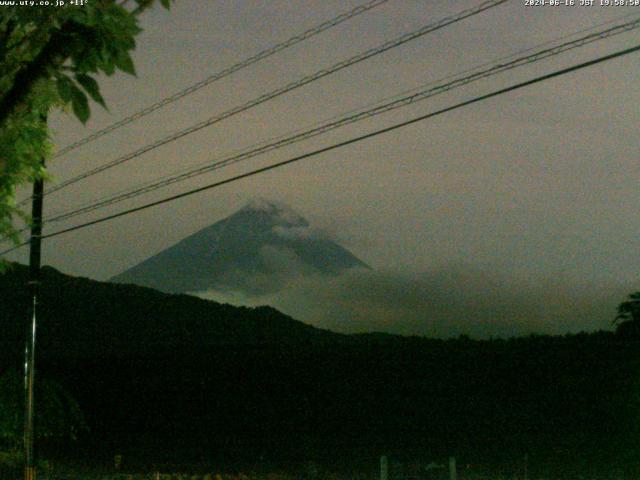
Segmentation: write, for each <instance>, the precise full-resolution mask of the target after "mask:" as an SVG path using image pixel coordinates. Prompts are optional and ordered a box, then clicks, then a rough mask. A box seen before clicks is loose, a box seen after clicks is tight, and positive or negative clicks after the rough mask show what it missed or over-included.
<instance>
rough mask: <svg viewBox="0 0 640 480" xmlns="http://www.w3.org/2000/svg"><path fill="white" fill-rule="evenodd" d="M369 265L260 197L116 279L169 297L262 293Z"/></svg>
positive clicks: (289, 209) (296, 216)
mask: <svg viewBox="0 0 640 480" xmlns="http://www.w3.org/2000/svg"><path fill="white" fill-rule="evenodd" d="M351 268H364V269H369V267H368V266H367V265H366V264H365V263H364V262H363V261H362V260H360V259H358V258H357V257H356V256H355V255H353V254H352V253H351V252H349V251H348V250H347V249H345V248H343V247H342V246H340V245H338V244H337V243H335V242H334V241H332V240H330V239H328V238H325V237H323V236H322V235H321V234H318V233H317V232H315V231H314V230H313V229H312V228H311V226H310V224H309V222H308V221H307V220H305V219H304V218H303V217H301V216H300V215H299V214H297V213H296V212H295V211H293V210H292V209H291V208H289V207H287V206H285V205H282V204H278V203H274V202H271V201H267V200H263V199H258V200H254V201H252V202H250V203H249V204H247V205H245V206H244V207H243V208H241V209H240V210H239V211H237V212H235V213H234V214H232V215H230V216H229V217H227V218H224V219H223V220H220V221H219V222H216V223H214V224H213V225H210V226H208V227H206V228H204V229H202V230H200V231H198V232H196V233H194V234H193V235H191V236H189V237H187V238H185V239H183V240H181V241H180V242H178V243H176V244H175V245H173V246H171V247H169V248H167V249H166V250H163V251H162V252H160V253H158V254H157V255H154V256H152V257H150V258H148V259H147V260H145V261H143V262H141V263H139V264H138V265H135V266H134V267H131V268H129V269H128V270H126V271H124V272H122V273H120V274H119V275H116V276H115V277H113V278H111V279H110V281H111V282H115V283H131V284H136V285H141V286H146V287H151V288H154V289H156V290H160V291H163V292H169V293H186V292H198V291H207V290H218V291H238V292H243V293H246V294H263V293H270V292H274V291H277V290H278V289H279V288H280V286H282V284H283V283H284V281H285V280H286V279H287V278H291V277H295V276H300V275H303V276H304V275H310V274H316V275H317V274H321V275H328V276H333V275H338V274H340V273H342V272H344V271H346V270H349V269H351Z"/></svg>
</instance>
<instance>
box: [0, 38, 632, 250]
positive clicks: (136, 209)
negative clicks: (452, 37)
mask: <svg viewBox="0 0 640 480" xmlns="http://www.w3.org/2000/svg"><path fill="white" fill-rule="evenodd" d="M639 50H640V45H636V46H635V47H631V48H627V49H625V50H620V51H618V52H615V53H611V54H609V55H605V56H602V57H598V58H596V59H593V60H589V61H587V62H583V63H579V64H577V65H573V66H571V67H567V68H563V69H561V70H556V71H554V72H551V73H548V74H545V75H541V76H538V77H535V78H533V79H531V80H527V81H524V82H520V83H516V84H514V85H511V86H509V87H505V88H501V89H499V90H495V91H493V92H491V93H487V94H485V95H480V96H477V97H474V98H472V99H470V100H466V101H464V102H460V103H457V104H455V105H452V106H449V107H446V108H442V109H440V110H437V111H435V112H431V113H427V114H425V115H421V116H418V117H415V118H412V119H410V120H405V121H404V122H400V123H396V124H394V125H391V126H389V127H385V128H382V129H379V130H375V131H373V132H369V133H367V134H364V135H360V136H357V137H353V138H351V139H349V140H345V141H343V142H340V143H335V144H333V145H330V146H328V147H323V148H320V149H317V150H313V151H311V152H308V153H305V154H302V155H298V156H296V157H293V158H290V159H288V160H283V161H281V162H277V163H274V164H271V165H268V166H266V167H261V168H258V169H255V170H251V171H249V172H246V173H243V174H240V175H236V176H234V177H230V178H227V179H225V180H220V181H218V182H215V183H211V184H209V185H205V186H203V187H199V188H194V189H192V190H188V191H186V192H182V193H179V194H177V195H172V196H170V197H165V198H163V199H161V200H156V201H154V202H150V203H147V204H145V205H141V206H138V207H134V208H130V209H128V210H123V211H121V212H118V213H114V214H111V215H107V216H104V217H101V218H98V219H96V220H92V221H89V222H85V223H82V224H79V225H75V226H73V227H69V228H65V229H62V230H58V231H56V232H53V233H49V234H46V235H43V236H42V238H43V239H44V238H52V237H56V236H59V235H62V234H65V233H69V232H73V231H75V230H80V229H82V228H86V227H89V226H92V225H96V224H98V223H103V222H107V221H110V220H114V219H116V218H119V217H123V216H126V215H130V214H132V213H136V212H139V211H142V210H146V209H148V208H151V207H155V206H158V205H162V204H165V203H169V202H173V201H175V200H178V199H180V198H184V197H187V196H190V195H194V194H196V193H200V192H204V191H206V190H211V189H213V188H217V187H220V186H222V185H226V184H229V183H233V182H236V181H238V180H242V179H244V178H248V177H252V176H255V175H258V174H261V173H264V172H267V171H270V170H274V169H276V168H280V167H283V166H285V165H289V164H291V163H294V162H298V161H300V160H304V159H306V158H310V157H314V156H316V155H320V154H322V153H326V152H329V151H331V150H335V149H338V148H342V147H345V146H347V145H351V144H354V143H357V142H361V141H363V140H366V139H369V138H372V137H376V136H378V135H382V134H384V133H388V132H391V131H393V130H397V129H400V128H403V127H406V126H409V125H412V124H414V123H418V122H421V121H424V120H427V119H429V118H433V117H436V116H438V115H442V114H444V113H447V112H451V111H453V110H457V109H459V108H462V107H465V106H468V105H472V104H474V103H478V102H482V101H484V100H487V99H490V98H493V97H497V96H499V95H503V94H505V93H509V92H512V91H515V90H519V89H521V88H524V87H527V86H530V85H533V84H536V83H540V82H544V81H546V80H550V79H552V78H555V77H559V76H561V75H566V74H568V73H571V72H574V71H577V70H581V69H583V68H587V67H590V66H593V65H596V64H599V63H602V62H606V61H608V60H612V59H614V58H618V57H622V56H624V55H629V54H631V53H634V52H637V51H639ZM27 243H28V242H25V243H23V244H21V245H18V246H16V247H13V248H11V249H9V250H5V251H3V252H0V255H4V254H6V253H9V252H11V251H13V250H16V249H17V248H19V247H21V246H23V245H26V244H27Z"/></svg>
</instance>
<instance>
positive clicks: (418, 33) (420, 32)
mask: <svg viewBox="0 0 640 480" xmlns="http://www.w3.org/2000/svg"><path fill="white" fill-rule="evenodd" d="M508 1H509V0H487V1H485V2H483V3H481V4H479V5H477V6H475V7H472V8H468V9H466V10H462V11H461V12H459V13H457V14H455V15H452V16H449V17H446V18H444V19H442V20H439V21H438V22H435V23H432V24H429V25H425V26H423V27H421V28H419V29H417V30H414V31H412V32H409V33H405V34H404V35H401V36H400V37H398V38H395V39H393V40H389V41H387V42H385V43H383V44H382V45H379V46H377V47H374V48H371V49H369V50H366V51H365V52H362V53H360V54H358V55H355V56H353V57H351V58H349V59H347V60H343V61H341V62H338V63H336V64H334V65H333V66H331V67H328V68H325V69H322V70H319V71H317V72H315V73H313V74H311V75H307V76H305V77H303V78H301V79H299V80H296V81H294V82H291V83H289V84H287V85H285V86H282V87H280V88H277V89H276V90H273V91H271V92H269V93H266V94H263V95H261V96H259V97H257V98H255V99H253V100H250V101H249V102H247V103H245V104H243V105H240V106H238V107H235V108H232V109H231V110H227V111H226V112H224V113H222V114H219V115H216V116H213V117H211V118H209V119H207V120H204V121H202V122H199V123H197V124H195V125H192V126H191V127H188V128H186V129H184V130H181V131H179V132H176V133H173V134H171V135H169V136H167V137H164V138H162V139H160V140H157V141H156V142H154V143H151V144H148V145H146V146H144V147H142V148H140V149H138V150H136V151H134V152H131V153H129V154H127V155H124V156H122V157H119V158H117V159H115V160H112V161H110V162H107V163H106V164H104V165H101V166H99V167H96V168H94V169H92V170H89V171H87V172H85V173H82V174H80V175H77V176H75V177H73V178H71V179H69V180H66V181H64V182H62V183H60V184H58V185H56V186H54V187H51V188H50V189H48V190H46V191H45V195H50V194H51V193H53V192H56V191H58V190H61V189H63V188H65V187H68V186H70V185H73V184H75V183H77V182H79V181H81V180H84V179H86V178H89V177H91V176H93V175H96V174H98V173H101V172H104V171H105V170H108V169H110V168H113V167H115V166H117V165H120V164H122V163H124V162H127V161H129V160H132V159H134V158H136V157H139V156H141V155H143V154H145V153H147V152H149V151H151V150H154V149H156V148H158V147H160V146H163V145H166V144H168V143H170V142H173V141H176V140H178V139H180V138H182V137H185V136H187V135H189V134H191V133H194V132H197V131H199V130H202V129H203V128H206V127H209V126H211V125H213V124H215V123H218V122H221V121H222V120H225V119H227V118H229V117H231V116H233V115H236V114H238V113H241V112H244V111H246V110H249V109H250V108H253V107H255V106H257V105H260V104H262V103H265V102H267V101H269V100H272V99H274V98H276V97H278V96H280V95H283V94H285V93H288V92H290V91H292V90H295V89H297V88H300V87H303V86H304V85H307V84H309V83H311V82H314V81H316V80H319V79H321V78H324V77H326V76H329V75H331V74H333V73H335V72H338V71H340V70H342V69H344V68H347V67H350V66H352V65H355V64H357V63H360V62H362V61H364V60H367V59H369V58H371V57H373V56H376V55H379V54H381V53H384V52H386V51H388V50H391V49H392V48H396V47H398V46H400V45H403V44H405V43H407V42H409V41H411V40H415V39H417V38H419V37H422V36H424V35H426V34H428V33H431V32H434V31H436V30H439V29H441V28H444V27H446V26H448V25H451V24H453V23H456V22H459V21H461V20H463V19H465V18H468V17H471V16H474V15H477V14H479V13H481V12H483V11H485V10H488V9H490V8H493V7H497V6H498V5H501V4H503V3H506V2H508ZM27 200H28V199H26V200H25V201H23V202H21V203H19V204H18V205H19V206H20V205H22V204H23V203H25V202H26V201H27Z"/></svg>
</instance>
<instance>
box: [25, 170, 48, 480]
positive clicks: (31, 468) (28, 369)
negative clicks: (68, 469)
mask: <svg viewBox="0 0 640 480" xmlns="http://www.w3.org/2000/svg"><path fill="white" fill-rule="evenodd" d="M42 166H44V159H43V160H42ZM43 184H44V182H43V180H42V179H37V180H36V181H35V182H34V183H33V200H32V207H31V217H32V218H31V221H32V223H31V239H30V241H29V294H30V297H31V306H30V312H29V314H30V315H29V319H28V321H27V329H26V330H27V339H26V345H25V349H24V355H25V358H24V391H25V396H24V398H25V399H24V462H25V467H24V478H25V480H35V479H36V469H35V459H34V454H33V443H34V442H33V440H34V426H33V423H34V422H33V420H34V410H33V405H34V403H33V402H34V398H33V397H34V394H33V393H34V392H33V388H34V379H35V349H36V324H37V322H36V320H37V315H38V295H39V293H40V257H41V240H42V238H41V237H42V204H43V190H44V185H43Z"/></svg>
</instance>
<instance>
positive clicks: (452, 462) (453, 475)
mask: <svg viewBox="0 0 640 480" xmlns="http://www.w3.org/2000/svg"><path fill="white" fill-rule="evenodd" d="M457 478H458V472H456V457H449V480H457Z"/></svg>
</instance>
